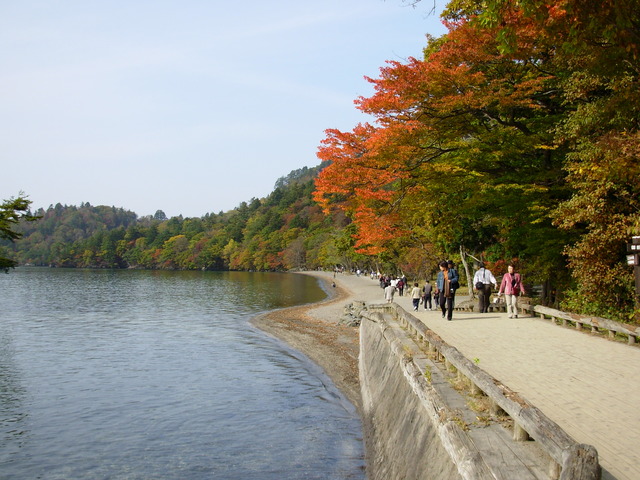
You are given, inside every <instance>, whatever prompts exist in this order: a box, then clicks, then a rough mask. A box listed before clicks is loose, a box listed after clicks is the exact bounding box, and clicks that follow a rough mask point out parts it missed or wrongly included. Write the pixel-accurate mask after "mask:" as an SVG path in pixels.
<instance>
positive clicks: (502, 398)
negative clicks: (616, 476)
mask: <svg viewBox="0 0 640 480" xmlns="http://www.w3.org/2000/svg"><path fill="white" fill-rule="evenodd" d="M366 311H370V312H372V313H373V312H379V313H386V314H389V315H391V317H392V318H393V319H394V320H395V321H397V322H398V323H400V324H401V325H402V326H404V327H405V328H407V329H408V331H409V332H410V333H411V334H412V335H414V336H415V338H416V340H417V341H418V343H422V344H423V345H424V346H425V347H426V349H427V351H428V353H429V354H430V355H431V356H432V358H434V360H436V361H442V362H444V363H445V365H446V366H448V367H453V368H455V370H456V371H457V372H458V375H459V376H463V377H465V378H466V379H467V381H468V383H469V385H470V388H471V393H474V394H476V393H483V394H484V395H486V396H487V397H488V398H489V399H490V401H491V403H492V412H493V413H497V412H499V411H500V410H502V411H503V412H505V413H506V414H507V415H509V416H510V417H511V418H512V419H513V422H514V431H513V438H514V440H516V441H525V440H529V439H533V440H535V441H536V442H538V443H539V445H540V446H541V448H542V449H543V450H544V451H545V452H546V453H547V454H548V455H549V457H550V458H551V462H550V467H549V477H550V478H552V479H560V480H569V479H571V480H596V479H599V478H600V465H599V463H598V453H597V451H596V449H595V448H594V447H593V446H591V445H585V444H579V443H577V442H576V441H575V440H574V439H573V438H571V437H570V436H569V435H568V434H567V433H566V432H565V431H564V430H562V429H561V428H560V427H559V426H558V425H557V424H556V423H554V422H553V421H551V420H550V419H549V418H547V417H546V416H545V415H544V414H543V413H542V412H541V411H540V410H539V409H537V408H536V407H534V406H533V405H531V404H530V403H529V402H528V401H527V400H525V399H524V398H522V397H521V396H519V395H518V394H517V393H515V392H513V391H512V390H510V389H509V388H508V387H506V386H505V385H502V384H501V383H500V382H498V381H497V380H496V379H495V378H493V377H492V376H491V375H489V374H487V373H486V372H485V371H483V370H482V369H480V368H479V367H478V366H477V365H475V364H474V363H473V362H472V361H470V360H469V359H467V358H466V357H465V356H464V355H462V354H461V353H460V352H459V351H458V350H457V349H456V348H454V347H452V346H450V345H449V344H447V343H446V342H445V341H444V340H442V339H441V338H440V337H439V336H438V335H437V334H435V333H434V332H433V331H432V330H430V329H429V328H428V327H427V326H426V325H425V324H424V323H422V322H421V321H420V320H419V319H418V318H416V317H414V316H413V315H411V314H409V313H408V312H406V311H405V310H403V309H402V308H401V307H399V306H398V305H396V304H381V305H369V306H368V307H367V309H366V310H364V311H363V312H362V314H363V315H366Z"/></svg>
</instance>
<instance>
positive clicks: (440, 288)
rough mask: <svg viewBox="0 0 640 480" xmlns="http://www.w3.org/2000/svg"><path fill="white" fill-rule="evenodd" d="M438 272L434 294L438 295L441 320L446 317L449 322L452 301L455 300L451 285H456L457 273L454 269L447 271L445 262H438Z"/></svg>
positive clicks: (447, 265) (451, 315) (447, 266)
mask: <svg viewBox="0 0 640 480" xmlns="http://www.w3.org/2000/svg"><path fill="white" fill-rule="evenodd" d="M439 267H440V271H439V272H438V278H437V280H436V293H437V294H438V295H439V300H440V309H441V310H442V318H445V316H446V317H447V320H451V319H452V317H453V301H454V298H455V289H454V288H453V287H452V284H457V283H458V281H459V279H458V272H457V271H456V269H455V268H454V269H453V270H449V264H448V263H447V262H440V265H439Z"/></svg>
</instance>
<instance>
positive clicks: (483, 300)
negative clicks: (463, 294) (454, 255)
mask: <svg viewBox="0 0 640 480" xmlns="http://www.w3.org/2000/svg"><path fill="white" fill-rule="evenodd" d="M438 268H439V269H440V271H439V272H438V275H437V277H436V284H435V287H434V286H433V285H431V284H430V283H429V281H428V280H427V282H426V283H425V285H424V286H423V287H422V289H421V288H420V287H419V285H418V283H414V284H413V288H412V290H411V293H410V295H411V300H412V303H413V310H414V311H418V308H419V306H420V304H422V305H424V308H425V310H431V309H432V308H433V307H432V295H433V304H435V306H436V307H435V308H440V310H441V311H442V318H446V319H447V320H451V319H452V318H453V307H454V306H455V297H456V291H457V290H458V288H459V287H460V276H459V274H458V270H457V269H456V268H455V265H454V263H453V262H452V261H451V260H448V261H442V262H440V263H439V264H438ZM405 284H406V280H405ZM472 285H473V288H474V289H475V290H476V291H477V292H478V311H479V312H480V313H487V312H488V311H489V305H490V300H491V294H492V291H493V289H492V287H493V288H494V289H495V288H498V283H497V280H496V278H495V276H494V275H493V273H492V272H491V270H489V269H488V268H486V267H485V265H484V264H483V263H481V264H480V266H479V268H478V270H477V271H476V272H475V274H474V276H473V283H472ZM381 286H383V284H382V282H381ZM383 288H384V292H385V293H384V295H385V299H386V300H387V302H388V303H391V302H393V296H394V293H395V290H396V286H394V285H392V284H391V283H389V284H386V285H384V286H383ZM524 293H525V291H524V286H523V285H522V278H521V276H520V274H519V273H515V270H514V266H513V265H509V266H508V268H507V273H505V274H504V276H503V277H502V282H501V283H500V288H499V290H498V297H502V295H503V294H504V296H505V302H506V305H507V314H508V316H509V318H518V296H519V295H524Z"/></svg>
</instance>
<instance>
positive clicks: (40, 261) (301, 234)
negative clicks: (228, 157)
mask: <svg viewBox="0 0 640 480" xmlns="http://www.w3.org/2000/svg"><path fill="white" fill-rule="evenodd" d="M317 171H318V168H313V169H309V168H307V167H304V168H302V169H299V170H295V171H293V172H291V173H290V174H289V175H287V176H285V177H282V178H280V179H279V180H278V181H277V182H276V185H275V188H274V190H273V192H272V193H271V194H270V195H269V196H267V197H266V198H264V199H261V200H258V199H255V198H254V199H252V200H250V201H249V202H248V203H247V202H243V203H241V204H240V205H239V206H238V207H237V208H235V209H234V210H231V211H229V212H220V213H217V214H215V213H212V214H207V215H205V216H203V217H202V218H182V217H173V218H169V219H167V218H166V217H165V215H164V214H163V213H162V212H161V211H158V212H157V213H156V214H155V215H154V216H147V217H138V216H137V215H136V214H135V213H133V212H130V211H127V210H124V209H122V208H114V207H108V206H92V205H90V204H88V203H87V204H82V205H80V206H79V207H77V206H66V205H60V204H58V205H55V206H51V207H49V208H48V209H47V210H44V209H40V210H39V211H36V212H33V214H34V215H37V216H39V217H41V218H40V219H39V220H37V221H35V222H23V223H21V224H20V226H19V228H18V229H17V230H18V231H19V232H20V233H22V234H23V237H22V239H21V240H20V241H19V242H16V243H14V244H9V243H6V244H5V246H6V247H8V248H10V249H12V250H13V252H12V253H11V257H12V258H14V259H16V260H18V261H19V263H21V264H27V265H28V264H31V265H47V266H55V267H85V268H146V269H204V270H226V269H232V270H289V269H299V268H317V267H319V266H328V265H331V264H336V263H338V264H342V265H350V264H351V263H352V262H353V254H351V255H350V254H349V252H348V248H346V247H348V246H349V244H350V242H349V239H348V235H347V239H346V240H345V241H342V243H343V244H344V245H345V248H344V249H343V250H342V251H341V252H340V251H338V250H337V247H336V245H339V244H340V243H341V242H340V238H341V237H342V236H343V235H345V232H344V231H343V227H344V226H345V225H347V224H348V223H349V221H348V220H347V219H346V218H345V217H344V216H343V215H338V216H327V215H324V214H323V213H322V211H321V210H320V207H318V206H317V205H316V204H315V202H314V201H313V200H312V198H311V194H312V192H313V189H314V180H315V178H316V176H317Z"/></svg>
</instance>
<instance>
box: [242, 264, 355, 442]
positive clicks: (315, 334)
mask: <svg viewBox="0 0 640 480" xmlns="http://www.w3.org/2000/svg"><path fill="white" fill-rule="evenodd" d="M295 273H297V274H301V275H310V276H313V277H315V278H317V279H318V280H319V281H320V282H321V283H322V288H323V290H324V291H325V292H327V298H325V299H323V300H321V301H320V302H316V303H310V304H305V305H298V306H294V307H289V308H284V309H280V310H275V311H271V312H266V313H263V314H261V315H258V316H257V317H255V318H253V319H252V320H251V323H252V324H253V325H254V326H255V327H257V328H259V329H260V330H262V331H264V332H266V333H268V334H270V335H272V336H274V337H276V338H278V339H280V340H282V341H284V342H285V343H287V344H288V345H289V346H290V347H292V348H294V349H296V350H298V351H300V352H302V353H303V354H305V355H306V356H307V357H309V359H311V361H313V362H314V363H315V364H316V365H318V366H320V367H321V368H322V369H323V370H324V372H325V373H326V374H327V376H328V377H329V378H330V379H331V381H332V382H333V383H334V385H335V386H336V388H338V389H339V390H340V391H341V392H342V393H343V394H344V395H345V397H347V399H348V400H349V402H351V404H353V406H354V407H355V408H356V410H357V412H358V415H359V417H360V419H361V420H362V418H363V415H362V413H363V412H362V396H361V393H360V378H359V373H358V356H359V352H360V333H359V329H358V328H356V327H348V326H346V325H342V324H339V323H338V321H339V320H340V318H341V316H342V314H343V309H344V306H345V305H346V304H348V303H349V302H350V301H353V300H354V299H355V298H354V292H353V291H352V290H350V289H349V288H348V287H346V285H345V282H342V281H340V278H339V277H340V276H342V275H343V274H341V275H338V276H337V277H336V278H335V279H334V278H332V275H333V272H315V271H314V272H295ZM332 281H335V283H336V286H335V287H332V286H331V282H332ZM365 443H366V442H365Z"/></svg>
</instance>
